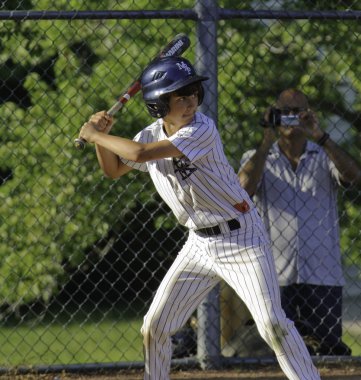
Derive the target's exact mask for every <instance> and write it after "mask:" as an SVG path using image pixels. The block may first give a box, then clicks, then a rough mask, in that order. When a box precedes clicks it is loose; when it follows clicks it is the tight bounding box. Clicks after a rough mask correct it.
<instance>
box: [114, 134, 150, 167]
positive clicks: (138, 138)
mask: <svg viewBox="0 0 361 380" xmlns="http://www.w3.org/2000/svg"><path fill="white" fill-rule="evenodd" d="M133 141H137V142H141V143H145V142H147V141H146V137H145V132H144V130H143V131H140V132H139V133H138V134H137V135H136V136H135V137H134V138H133ZM120 160H121V161H122V162H123V164H125V165H127V166H129V167H131V168H133V169H136V170H140V171H141V172H147V171H148V166H147V163H146V162H135V161H130V160H126V159H125V158H123V157H120Z"/></svg>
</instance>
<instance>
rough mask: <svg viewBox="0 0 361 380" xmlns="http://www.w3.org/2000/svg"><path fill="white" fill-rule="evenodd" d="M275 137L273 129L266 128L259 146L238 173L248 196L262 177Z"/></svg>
mask: <svg viewBox="0 0 361 380" xmlns="http://www.w3.org/2000/svg"><path fill="white" fill-rule="evenodd" d="M275 137H276V135H275V132H274V130H273V128H270V127H269V128H266V129H265V130H264V135H263V140H262V143H261V145H260V146H259V147H258V149H257V150H256V152H255V153H254V155H253V156H252V157H251V158H250V159H249V160H248V161H247V162H246V163H245V165H244V166H243V167H242V168H241V169H240V171H239V172H238V177H239V181H240V184H241V186H242V187H243V188H244V189H245V190H246V191H247V193H248V194H249V195H250V196H252V195H253V194H254V193H255V192H256V190H257V186H258V183H259V182H260V180H261V178H262V175H263V170H264V165H265V163H266V159H267V155H268V151H269V150H270V148H271V146H272V144H273V142H274V141H275Z"/></svg>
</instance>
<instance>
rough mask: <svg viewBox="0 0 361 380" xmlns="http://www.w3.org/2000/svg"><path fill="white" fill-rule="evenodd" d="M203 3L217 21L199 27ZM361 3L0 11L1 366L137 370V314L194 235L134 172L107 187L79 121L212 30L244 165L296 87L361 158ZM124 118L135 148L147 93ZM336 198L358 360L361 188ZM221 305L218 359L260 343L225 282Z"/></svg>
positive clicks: (233, 136)
mask: <svg viewBox="0 0 361 380" xmlns="http://www.w3.org/2000/svg"><path fill="white" fill-rule="evenodd" d="M199 9H208V10H209V13H206V14H204V15H203V16H204V17H203V18H200V17H199V16H200V13H199ZM359 9H360V3H359V2H358V1H315V2H312V4H311V2H307V1H243V2H242V4H241V5H240V3H239V2H237V1H231V0H229V1H219V2H218V4H217V2H216V1H195V0H188V1H183V2H182V4H180V5H179V6H176V5H174V4H172V3H171V2H168V1H159V0H158V1H154V0H144V1H134V0H129V1H115V2H114V1H110V0H109V1H108V0H100V1H86V2H85V1H80V0H74V1H65V0H57V1H51V0H40V1H36V2H35V1H31V0H24V1H2V2H1V4H0V18H1V21H0V22H1V28H0V34H1V42H0V52H1V53H0V109H1V113H0V115H1V116H0V117H1V121H2V127H1V131H2V132H1V137H0V140H1V145H0V151H1V154H0V200H1V202H0V223H1V225H0V263H1V265H0V294H1V305H0V311H1V314H0V317H1V326H0V335H1V338H2V339H1V340H2V344H1V347H0V358H1V363H2V366H3V367H4V368H14V367H20V366H26V367H33V366H46V367H49V366H52V365H59V366H73V367H76V366H80V367H82V368H84V367H85V366H87V365H92V364H93V363H103V364H102V365H103V366H105V365H106V364H107V363H108V364H109V363H123V364H124V365H125V366H136V365H137V363H141V362H142V359H143V357H142V337H141V334H140V327H141V324H142V317H143V315H144V313H145V311H146V310H147V308H148V306H149V305H150V302H151V300H152V296H153V294H154V292H155V290H156V289H157V286H158V284H159V282H160V281H161V279H162V277H163V275H164V274H165V272H166V270H167V268H168V267H169V266H170V264H171V263H172V261H173V259H174V257H175V256H176V254H177V252H178V251H179V250H180V248H181V246H182V244H183V242H184V241H185V237H186V231H185V229H183V228H182V227H180V226H178V225H177V224H176V221H175V218H174V217H173V215H172V214H171V213H170V211H169V209H168V208H167V206H165V205H164V203H163V202H162V201H161V199H160V197H159V196H158V195H157V194H156V192H155V189H154V187H153V185H152V184H151V182H150V180H149V178H148V176H147V175H145V174H143V173H138V172H135V171H133V172H131V173H130V174H128V175H127V176H126V177H125V178H121V179H119V180H117V181H111V180H110V179H107V178H104V177H103V176H102V174H101V172H100V169H99V167H98V164H97V161H96V158H95V154H94V151H93V148H92V147H87V149H86V150H85V151H84V152H79V151H77V150H75V149H74V146H73V141H74V138H76V137H77V133H78V131H79V128H80V126H81V125H82V124H83V123H84V121H85V120H87V119H88V117H89V116H90V115H91V114H92V113H94V112H95V111H98V110H103V109H109V107H110V106H111V105H112V104H113V102H114V99H115V98H117V97H118V96H119V95H121V92H122V90H124V89H125V88H126V87H127V85H128V84H129V83H131V82H132V79H134V74H135V73H140V72H141V70H142V68H144V67H145V66H146V64H147V62H149V60H150V59H151V58H152V57H154V56H155V54H156V53H157V52H158V50H159V49H160V48H161V47H162V46H164V45H165V43H166V42H168V41H169V40H170V39H171V38H172V37H173V36H174V35H176V34H178V33H185V34H187V35H188V36H189V37H190V39H191V47H190V49H189V50H188V51H187V52H186V53H185V54H184V56H185V57H186V58H188V59H189V60H190V61H192V62H195V63H196V65H197V64H199V62H200V61H202V57H201V56H200V51H201V50H200V49H196V48H197V47H199V44H200V43H202V41H203V45H204V43H205V42H204V41H207V36H205V35H200V34H199V23H200V22H203V23H205V25H206V26H207V25H208V24H207V23H209V24H212V25H213V26H215V25H216V33H217V34H216V36H211V38H214V39H215V40H216V42H217V45H216V46H209V47H208V48H209V49H210V51H212V52H214V59H215V60H216V59H217V70H218V73H217V76H218V78H213V80H214V81H215V83H218V85H217V92H218V94H213V95H214V96H218V98H217V99H218V102H217V105H216V117H217V119H218V128H219V131H220V133H221V136H222V139H223V142H224V145H225V149H226V154H227V156H228V158H229V160H230V162H231V164H232V165H233V167H234V169H235V171H237V170H238V168H239V163H240V158H241V156H242V154H243V153H244V152H245V151H246V150H248V149H250V148H253V147H255V146H256V145H257V144H258V143H259V141H260V139H261V136H262V128H261V127H260V126H259V119H260V117H261V115H262V114H263V112H264V110H265V109H266V108H267V107H268V106H269V105H271V104H273V103H274V101H275V98H276V97H277V95H278V94H279V93H280V91H282V90H283V89H285V88H289V87H297V88H299V89H301V90H302V91H304V92H305V93H306V94H307V95H308V97H309V100H310V103H311V106H312V108H313V109H314V110H315V111H316V112H317V113H318V115H319V118H320V122H321V124H322V127H323V128H324V129H325V130H327V131H328V132H329V133H330V135H331V136H332V138H333V139H334V140H335V141H337V142H339V143H340V144H341V145H342V146H343V147H344V148H345V149H346V150H347V151H348V152H349V153H351V154H352V155H353V156H354V157H355V158H356V160H357V161H358V162H359V163H360V162H361V157H360V146H361V139H360V136H361V135H360V131H361V113H360V112H361V97H360V96H359V95H360V90H361V80H360V78H361V58H360V57H361V44H360V38H361V34H360V33H361V25H360V22H359V19H360V17H361V16H360V11H359ZM212 12H213V13H212ZM203 27H204V25H203ZM209 30H211V29H209ZM203 33H204V29H203ZM203 48H204V46H203ZM206 66H207V65H205V67H203V70H206V69H207V67H206ZM217 81H218V82H217ZM212 112H215V111H214V109H213V111H212ZM117 119H118V120H117V123H116V125H115V128H114V133H115V134H121V135H122V136H125V137H128V138H132V137H133V136H134V135H135V134H136V133H137V131H139V130H140V129H141V128H143V127H144V126H145V125H148V124H149V123H150V121H151V120H150V119H149V116H148V115H147V113H146V110H145V107H144V105H143V104H142V100H141V96H140V95H138V96H137V97H134V98H133V99H132V100H131V101H130V102H129V103H128V104H127V106H126V107H125V109H124V110H123V111H122V112H121V114H119V115H117ZM339 195H340V198H339V215H340V224H341V248H342V254H343V256H342V257H343V265H344V273H345V277H346V285H345V287H344V310H343V329H344V340H345V341H346V342H347V344H348V345H349V346H350V347H351V349H352V352H353V357H354V358H356V359H357V358H360V357H361V344H360V339H361V320H360V317H359V316H360V312H361V276H360V264H361V256H360V252H361V239H360V235H361V217H360V207H361V193H360V189H359V188H351V189H341V190H340V194H339ZM317 270H318V269H317V268H315V271H317ZM220 295H221V299H220V303H221V305H222V302H223V303H224V299H223V298H222V297H228V298H227V300H228V301H227V306H229V307H230V306H232V305H233V303H235V305H234V306H232V308H231V311H229V310H228V311H227V310H226V309H227V308H225V307H223V306H222V307H221V308H220V310H221V314H222V315H220V316H219V318H220V320H221V330H220V334H221V336H220V337H218V339H219V340H220V345H221V349H222V350H223V353H224V352H225V351H224V349H225V347H228V350H229V348H230V347H229V344H230V341H231V339H232V338H234V337H235V335H236V337H237V336H238V337H240V336H241V337H242V340H243V341H245V342H247V339H246V338H247V337H248V338H249V337H251V338H250V339H249V340H248V341H249V342H250V341H253V342H255V341H257V333H256V332H254V331H251V330H250V329H249V328H248V327H249V324H247V323H248V322H249V316H248V315H247V310H245V309H244V306H243V305H242V304H241V303H237V301H235V299H234V298H235V297H233V296H232V294H230V290H229V289H228V290H227V288H225V286H224V285H222V289H221V291H220ZM238 308H239V309H238ZM228 309H229V308H228ZM197 322H198V321H197V317H196V315H195V316H194V318H193V319H192V320H191V321H189V326H188V329H187V332H188V333H189V334H188V335H187V334H186V335H185V337H183V338H182V339H183V341H182V340H181V342H179V341H178V345H179V346H177V349H179V348H182V349H184V347H187V351H186V352H185V353H184V352H183V353H179V356H178V357H184V355H186V356H188V355H191V356H192V355H193V356H194V357H196V354H197V347H196V339H197V338H196V337H195V335H196V332H197ZM198 327H199V326H198ZM200 333H202V332H200V331H199V330H198V335H199V334H200ZM184 341H185V342H186V343H185V346H184V344H183V343H184ZM236 341H237V342H238V343H237V344H239V339H236ZM182 344H183V346H182ZM181 346H182V347H181ZM247 348H250V346H248V347H247ZM252 350H253V351H249V350H248V351H247V350H246V351H242V349H241V348H240V347H239V346H237V347H233V351H232V349H231V352H232V353H231V354H230V355H231V356H232V355H236V357H237V358H242V357H250V358H255V357H259V356H263V355H268V354H269V353H268V352H267V350H266V349H265V351H262V350H261V351H257V347H253V348H252ZM99 366H101V365H100V364H99Z"/></svg>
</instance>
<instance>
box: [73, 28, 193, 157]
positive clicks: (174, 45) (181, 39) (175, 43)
mask: <svg viewBox="0 0 361 380" xmlns="http://www.w3.org/2000/svg"><path fill="white" fill-rule="evenodd" d="M189 46H190V40H189V38H188V36H187V35H185V34H184V33H180V34H177V35H176V36H175V37H174V38H173V39H172V41H170V42H169V43H168V44H167V45H166V46H165V47H164V48H163V49H162V50H161V51H160V53H158V54H157V55H156V56H155V57H154V58H153V59H152V60H151V61H150V63H152V62H153V61H155V60H156V59H159V58H162V57H171V56H180V55H182V54H183V53H184V52H185V51H186V50H187V49H188V47H189ZM141 74H142V73H141ZM141 74H140V75H139V76H138V78H137V79H136V80H135V81H134V82H133V83H132V84H131V85H130V86H128V87H127V90H126V91H124V92H123V95H122V96H121V97H120V98H119V99H118V100H117V101H116V103H114V104H113V106H112V107H111V108H110V109H109V110H108V111H107V113H108V115H110V116H113V115H114V114H115V113H117V112H118V111H119V110H121V109H122V108H123V106H124V104H125V103H127V101H128V100H129V99H130V98H132V97H133V96H134V95H135V94H137V93H138V92H139V90H140V89H141V84H140V79H141ZM85 144H86V140H84V139H82V138H78V139H75V141H74V145H75V148H77V149H79V150H83V149H84V148H85Z"/></svg>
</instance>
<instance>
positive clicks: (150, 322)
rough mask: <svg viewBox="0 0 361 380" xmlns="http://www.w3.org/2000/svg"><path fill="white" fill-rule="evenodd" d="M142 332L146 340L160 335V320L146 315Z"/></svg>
mask: <svg viewBox="0 0 361 380" xmlns="http://www.w3.org/2000/svg"><path fill="white" fill-rule="evenodd" d="M140 331H141V333H142V335H143V337H144V340H147V339H149V338H150V337H154V336H157V335H158V334H159V333H161V331H160V329H159V320H158V319H157V318H154V317H152V316H147V315H146V316H145V317H144V321H143V326H142V328H141V330H140Z"/></svg>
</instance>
